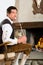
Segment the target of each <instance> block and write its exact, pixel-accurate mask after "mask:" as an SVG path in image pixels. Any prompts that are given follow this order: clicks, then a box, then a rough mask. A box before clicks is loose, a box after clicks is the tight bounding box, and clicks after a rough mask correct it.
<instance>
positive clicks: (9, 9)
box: [7, 6, 18, 13]
mask: <svg viewBox="0 0 43 65" xmlns="http://www.w3.org/2000/svg"><path fill="white" fill-rule="evenodd" d="M12 9H15V10H17V8H16V7H15V6H10V7H8V8H7V13H11V10H12ZM17 11H18V10H17Z"/></svg>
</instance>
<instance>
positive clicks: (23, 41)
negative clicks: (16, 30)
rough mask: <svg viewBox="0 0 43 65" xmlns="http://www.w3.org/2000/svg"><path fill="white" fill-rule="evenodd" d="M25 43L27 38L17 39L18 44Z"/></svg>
mask: <svg viewBox="0 0 43 65" xmlns="http://www.w3.org/2000/svg"><path fill="white" fill-rule="evenodd" d="M26 41H27V37H26V36H22V37H19V39H18V43H23V44H26Z"/></svg>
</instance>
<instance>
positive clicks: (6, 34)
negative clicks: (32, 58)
mask: <svg viewBox="0 0 43 65" xmlns="http://www.w3.org/2000/svg"><path fill="white" fill-rule="evenodd" d="M17 11H18V10H17V8H16V7H14V6H10V7H8V8H7V17H6V19H4V20H3V21H2V31H3V34H2V41H3V43H4V42H8V41H9V42H11V43H9V44H8V47H10V46H13V45H15V44H16V45H17V44H19V43H23V44H26V41H27V38H26V36H22V37H20V38H18V39H17V38H16V37H14V28H13V26H12V24H13V23H14V21H15V20H16V17H17ZM21 46H22V45H21ZM10 48H11V47H10ZM14 48H15V47H14ZM19 49H20V48H19ZM14 50H15V49H14ZM15 52H16V51H15ZM25 53H26V52H25ZM27 55H28V53H27ZM27 55H26V54H24V55H23V59H22V61H21V63H20V65H24V64H25V62H26V59H27V57H28V56H27ZM19 56H20V54H18V57H17V58H16V59H15V60H14V62H13V63H12V65H18V64H17V63H18V59H19Z"/></svg>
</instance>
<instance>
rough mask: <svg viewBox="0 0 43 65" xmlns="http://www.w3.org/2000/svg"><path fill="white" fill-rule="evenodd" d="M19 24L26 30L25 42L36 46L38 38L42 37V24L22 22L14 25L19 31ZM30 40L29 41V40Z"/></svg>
mask: <svg viewBox="0 0 43 65" xmlns="http://www.w3.org/2000/svg"><path fill="white" fill-rule="evenodd" d="M20 24H21V26H22V28H23V29H25V30H26V35H27V42H28V43H32V44H33V43H34V44H37V43H38V41H39V39H40V37H43V22H42V21H40V22H22V23H14V25H13V26H14V28H15V29H20ZM30 39H31V40H30Z"/></svg>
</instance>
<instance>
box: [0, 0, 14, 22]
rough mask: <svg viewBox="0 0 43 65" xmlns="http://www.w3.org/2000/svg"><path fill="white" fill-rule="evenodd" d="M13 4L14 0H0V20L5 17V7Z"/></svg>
mask: <svg viewBox="0 0 43 65" xmlns="http://www.w3.org/2000/svg"><path fill="white" fill-rule="evenodd" d="M12 5H15V0H0V22H1V21H2V20H3V19H4V18H5V17H6V9H7V7H9V6H12Z"/></svg>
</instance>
